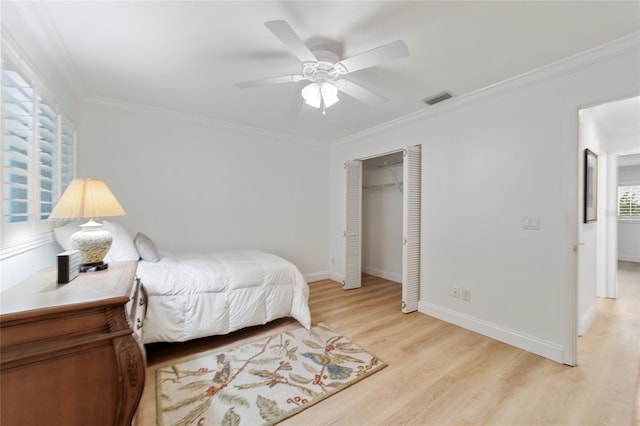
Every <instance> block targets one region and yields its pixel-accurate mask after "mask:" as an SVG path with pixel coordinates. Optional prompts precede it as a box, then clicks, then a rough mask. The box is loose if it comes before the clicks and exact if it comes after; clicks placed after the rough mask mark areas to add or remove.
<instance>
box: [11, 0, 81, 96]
mask: <svg viewBox="0 0 640 426" xmlns="http://www.w3.org/2000/svg"><path fill="white" fill-rule="evenodd" d="M12 4H13V7H15V9H16V11H17V12H18V14H19V15H20V18H21V19H22V20H23V21H24V23H25V25H26V26H27V28H28V29H29V32H30V33H31V34H32V35H33V36H34V38H35V39H36V41H37V42H38V44H39V45H41V46H49V47H50V48H51V50H49V49H42V50H41V51H42V53H44V55H45V56H46V59H47V61H48V62H50V63H51V64H52V65H53V66H54V68H55V69H56V71H57V72H58V74H59V75H60V76H61V77H62V80H63V83H64V84H65V85H66V86H67V87H66V88H67V90H69V92H70V93H71V94H72V95H73V96H74V97H75V99H76V100H77V101H79V100H81V99H82V98H84V97H85V96H86V95H87V93H88V92H87V89H86V86H85V84H84V83H83V81H82V78H81V75H80V73H79V72H78V67H77V66H76V65H75V63H74V62H73V60H72V59H71V55H70V54H69V51H68V50H67V48H66V47H65V45H64V43H63V42H62V38H61V37H60V33H59V32H58V28H57V27H56V26H55V24H54V23H53V20H52V19H51V16H50V15H49V12H48V11H47V10H46V8H45V6H44V2H39V1H24V2H20V1H18V2H12Z"/></svg>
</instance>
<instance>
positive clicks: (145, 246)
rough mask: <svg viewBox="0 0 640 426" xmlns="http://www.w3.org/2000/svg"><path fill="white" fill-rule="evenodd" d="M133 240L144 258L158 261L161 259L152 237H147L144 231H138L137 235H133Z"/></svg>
mask: <svg viewBox="0 0 640 426" xmlns="http://www.w3.org/2000/svg"><path fill="white" fill-rule="evenodd" d="M133 242H134V243H135V245H136V249H138V254H139V255H140V257H141V258H142V260H149V261H151V262H157V261H158V260H160V253H158V248H157V247H156V245H155V243H154V242H153V241H152V240H151V238H149V237H147V236H146V235H145V234H143V233H142V232H138V233H137V234H136V236H135V237H133Z"/></svg>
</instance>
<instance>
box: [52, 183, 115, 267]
mask: <svg viewBox="0 0 640 426" xmlns="http://www.w3.org/2000/svg"><path fill="white" fill-rule="evenodd" d="M125 214H126V213H125V211H124V209H123V208H122V206H121V205H120V203H118V200H116V197H114V196H113V194H112V193H111V191H110V190H109V188H108V187H107V185H106V184H105V183H104V182H103V181H101V180H98V179H74V180H73V181H71V183H70V184H69V186H68V187H67V189H66V190H65V191H64V194H62V197H60V200H59V201H58V204H56V207H55V208H54V209H53V211H52V212H51V214H50V215H49V219H50V220H70V219H89V221H88V222H87V223H85V224H82V225H80V228H81V229H80V231H78V232H76V233H74V234H73V235H71V245H72V247H74V248H75V249H77V250H78V251H79V252H80V263H81V265H80V272H87V271H89V270H102V269H106V268H107V267H108V266H109V265H108V264H106V263H104V262H103V259H104V256H105V255H106V254H107V252H108V251H109V248H110V247H111V242H112V241H113V237H112V236H111V233H110V232H109V231H107V230H106V229H102V224H101V223H98V222H96V221H95V220H94V218H100V217H112V216H124V215H125Z"/></svg>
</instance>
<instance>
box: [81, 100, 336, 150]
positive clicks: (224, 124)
mask: <svg viewBox="0 0 640 426" xmlns="http://www.w3.org/2000/svg"><path fill="white" fill-rule="evenodd" d="M83 102H84V103H87V104H92V105H99V106H107V107H111V108H118V109H123V110H127V111H131V112H137V113H142V114H147V115H153V116H156V117H162V118H166V119H170V120H175V121H181V122H184V123H190V124H198V125H201V126H205V127H210V128H214V129H221V130H227V131H232V132H237V133H245V134H249V135H254V136H261V137H266V138H270V139H275V140H277V141H278V142H285V143H290V144H296V145H300V144H303V145H311V146H315V147H320V148H324V149H329V146H328V145H327V144H325V143H321V142H317V141H315V140H312V139H304V138H295V137H292V136H289V135H286V134H283V133H278V132H271V131H268V130H264V129H259V128H257V127H251V126H245V125H242V124H237V123H231V122H228V121H222V120H216V119H214V118H210V117H204V116H200V115H195V114H188V113H184V112H180V111H175V110H170V109H165V108H159V107H152V106H148V105H141V104H136V103H133V102H126V101H122V100H119V99H113V98H108V97H103V96H96V95H89V96H87V97H86V98H85V99H84V101H83Z"/></svg>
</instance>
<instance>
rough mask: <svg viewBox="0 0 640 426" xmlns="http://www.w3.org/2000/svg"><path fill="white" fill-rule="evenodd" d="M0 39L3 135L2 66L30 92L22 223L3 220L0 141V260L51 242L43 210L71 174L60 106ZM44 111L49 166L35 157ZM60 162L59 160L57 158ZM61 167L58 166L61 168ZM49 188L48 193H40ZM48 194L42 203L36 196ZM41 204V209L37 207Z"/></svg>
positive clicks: (67, 129) (72, 146) (1, 124)
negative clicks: (25, 207)
mask: <svg viewBox="0 0 640 426" xmlns="http://www.w3.org/2000/svg"><path fill="white" fill-rule="evenodd" d="M1 43H2V56H1V58H0V59H1V63H2V64H1V65H0V88H2V90H3V94H2V97H1V98H0V119H1V121H0V131H2V134H3V140H4V132H5V130H6V126H5V118H6V116H8V113H7V114H5V111H4V108H5V97H4V88H5V81H4V78H5V75H4V74H5V68H6V69H7V70H11V71H14V72H16V73H17V74H18V75H19V76H20V77H21V78H22V79H23V80H24V81H25V82H26V83H27V84H28V85H30V86H31V89H32V91H33V98H32V102H33V105H32V107H31V112H30V113H31V116H30V120H31V134H30V136H29V138H28V139H29V141H28V145H29V149H30V158H29V162H30V166H29V167H30V168H29V170H28V178H29V180H30V181H29V182H28V184H27V190H28V191H29V192H30V194H29V195H28V217H27V220H26V221H24V222H7V220H6V216H5V208H6V203H7V200H9V199H10V198H9V196H7V194H6V189H7V188H6V187H5V167H6V165H5V158H4V156H5V142H4V141H3V143H2V146H0V172H1V173H2V178H1V179H2V184H1V185H0V208H1V209H2V217H1V218H0V260H3V259H5V258H8V257H11V256H15V255H17V254H20V253H23V252H26V251H29V250H32V249H34V248H37V247H40V246H43V245H45V244H48V243H50V242H52V241H53V236H52V232H51V230H52V229H53V223H52V222H50V221H48V220H47V217H48V212H47V211H46V209H49V208H53V206H55V203H56V202H57V200H58V199H59V197H60V195H61V194H62V192H63V191H64V189H65V188H66V186H67V185H68V183H69V182H70V181H71V180H72V179H73V178H74V177H75V174H76V164H75V162H76V131H75V128H74V124H73V121H72V120H71V119H70V118H69V117H68V116H67V115H66V114H65V113H64V111H63V109H62V108H61V106H60V105H59V104H58V103H56V102H55V99H56V98H55V96H53V95H52V93H51V92H50V91H49V90H48V89H47V87H46V86H45V84H44V83H43V81H42V79H41V78H40V76H39V75H38V74H37V73H36V72H34V71H33V67H32V66H30V64H29V63H28V62H27V61H26V60H25V58H24V56H23V55H21V54H19V53H18V50H17V49H16V48H15V47H14V46H13V45H11V44H10V43H9V40H7V39H6V38H5V37H4V34H3V37H2V40H1ZM44 109H46V110H47V112H48V114H47V115H48V120H49V122H48V123H47V127H48V128H49V130H51V129H53V130H54V132H53V133H50V134H48V135H47V138H48V139H52V138H53V139H54V142H53V143H48V144H47V145H48V147H47V148H46V149H47V150H48V151H49V154H48V155H46V156H47V157H52V158H48V159H47V162H52V163H53V164H51V165H50V166H44V167H43V166H42V160H43V159H44V158H45V155H41V149H42V147H41V135H44V131H43V130H41V129H40V125H41V123H42V120H43V117H44V115H41V114H42V113H41V110H44ZM63 160H64V161H63ZM63 167H64V169H63ZM45 168H49V169H51V173H52V178H50V179H49V180H50V185H51V189H50V190H49V189H45V190H43V188H42V185H43V183H44V179H41V173H42V170H43V169H45ZM45 192H49V194H50V196H49V195H43V194H45ZM5 197H7V199H6V200H5ZM42 197H44V198H45V199H46V198H50V200H45V201H44V202H43V201H42V200H41V198H42ZM43 207H44V209H45V211H43Z"/></svg>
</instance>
